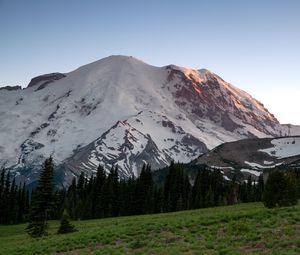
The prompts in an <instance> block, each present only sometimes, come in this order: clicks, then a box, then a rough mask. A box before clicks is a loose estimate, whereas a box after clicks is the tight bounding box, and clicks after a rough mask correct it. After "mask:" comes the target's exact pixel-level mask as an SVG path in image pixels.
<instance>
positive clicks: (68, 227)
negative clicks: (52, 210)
mask: <svg viewBox="0 0 300 255" xmlns="http://www.w3.org/2000/svg"><path fill="white" fill-rule="evenodd" d="M75 231H77V229H76V228H75V227H74V226H73V225H72V224H71V223H70V221H69V214H68V213H67V210H66V209H65V210H64V212H63V216H62V218H61V221H60V226H59V229H58V231H57V234H67V233H72V232H75Z"/></svg>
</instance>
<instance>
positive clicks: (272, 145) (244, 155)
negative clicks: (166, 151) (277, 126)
mask: <svg viewBox="0 0 300 255" xmlns="http://www.w3.org/2000/svg"><path fill="white" fill-rule="evenodd" d="M191 165H207V166H209V167H211V168H213V169H220V170H222V171H223V173H224V175H225V176H232V174H233V172H234V173H237V170H238V171H240V172H241V173H242V174H243V175H245V176H247V175H249V174H250V175H252V176H253V177H254V178H255V177H257V176H259V175H260V174H261V173H262V172H263V171H264V170H268V169H273V168H275V167H276V168H285V169H295V168H297V169H300V136H293V137H278V138H260V139H259V138H255V139H244V140H239V141H235V142H229V143H224V144H221V145H220V146H217V147H216V148H215V149H213V150H211V151H210V152H208V153H205V154H203V155H201V156H200V157H199V158H198V159H196V160H194V161H193V162H192V163H191Z"/></svg>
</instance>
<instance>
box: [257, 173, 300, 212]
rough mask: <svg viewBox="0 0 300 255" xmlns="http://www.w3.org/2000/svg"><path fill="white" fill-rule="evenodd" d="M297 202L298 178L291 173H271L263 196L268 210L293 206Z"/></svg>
mask: <svg viewBox="0 0 300 255" xmlns="http://www.w3.org/2000/svg"><path fill="white" fill-rule="evenodd" d="M297 201H298V198H297V181H296V176H294V174H293V173H291V172H285V173H284V172H282V171H278V170H275V171H273V172H271V173H270V175H269V177H268V180H267V182H266V185H265V191H264V194H263V202H264V205H265V206H266V207H268V208H274V207H276V206H292V205H296V204H297Z"/></svg>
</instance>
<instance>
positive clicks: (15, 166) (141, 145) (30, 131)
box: [0, 56, 300, 182]
mask: <svg viewBox="0 0 300 255" xmlns="http://www.w3.org/2000/svg"><path fill="white" fill-rule="evenodd" d="M49 84H51V86H49ZM290 134H293V135H296V134H300V127H295V126H293V125H290V126H286V125H285V126H283V125H280V124H279V123H278V121H277V120H276V118H275V117H274V116H273V115H272V114H271V113H269V112H268V110H266V109H265V108H264V107H263V105H262V104H261V103H259V102H258V101H256V100H255V99H253V98H252V97H251V96H250V95H249V94H247V93H246V92H244V91H242V90H239V89H238V88H235V87H234V86H233V85H231V84H229V83H227V82H225V81H224V80H222V79H221V78H220V77H219V76H217V75H216V74H214V73H212V72H209V71H207V70H192V69H188V68H183V67H178V66H174V65H171V66H166V67H154V66H150V65H148V64H146V63H143V62H142V61H140V60H137V59H135V58H132V57H126V56H111V57H108V58H105V59H102V60H99V61H96V62H94V63H91V64H88V65H85V66H82V67H80V68H78V69H77V70H75V71H73V72H70V73H68V74H61V73H52V74H47V75H42V76H38V77H36V78H33V79H32V81H31V82H30V84H29V85H28V87H27V88H26V89H23V90H16V91H11V92H8V91H6V90H0V167H1V166H2V165H5V166H6V167H8V168H10V169H11V170H12V171H15V172H16V173H17V174H18V176H23V177H24V179H27V181H28V182H31V181H34V180H35V178H36V176H37V175H38V174H37V173H38V170H39V168H40V165H41V163H42V161H43V160H44V159H45V158H46V157H49V156H50V155H52V156H53V158H54V160H55V163H56V164H57V165H60V166H61V168H60V169H62V171H64V172H63V175H62V178H64V179H65V180H66V181H69V180H70V179H71V178H72V177H73V176H74V175H75V176H77V175H78V174H79V173H80V171H85V172H86V173H88V174H92V173H93V171H95V170H96V168H97V166H98V164H102V165H103V166H104V168H105V170H106V171H109V170H110V168H111V167H112V165H116V164H118V165H119V170H120V174H121V175H122V176H123V177H129V176H132V175H135V176H137V175H138V174H139V171H140V168H141V165H142V164H143V163H144V162H146V161H147V162H149V163H151V165H152V169H154V170H155V169H158V168H161V167H164V166H165V165H167V164H169V163H170V161H171V160H172V159H173V160H175V161H180V162H184V163H187V162H190V161H191V160H193V159H196V158H197V157H198V156H199V155H201V154H203V153H206V152H207V151H208V150H209V149H213V148H214V147H215V146H218V145H220V144H222V143H224V142H230V141H236V140H239V139H244V138H249V137H266V136H268V137H272V136H279V135H281V136H285V135H290ZM3 145H5V146H3ZM63 168H64V169H65V170H63Z"/></svg>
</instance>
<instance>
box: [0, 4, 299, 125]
mask: <svg viewBox="0 0 300 255" xmlns="http://www.w3.org/2000/svg"><path fill="white" fill-rule="evenodd" d="M299 13H300V1H298V0H282V1H277V0H273V1H271V0H251V1H240V0H226V1H224V0H207V1H201V0H195V1H193V0H151V1H146V0H145V1H142V0H126V1H124V0H107V1H104V0H102V1H101V0H98V1H92V0H90V1H89V0H81V1H79V0H51V1H50V0H49V1H48V0H26V1H24V0H19V1H17V0H0V87H1V86H6V85H22V86H23V87H26V86H27V84H28V83H29V81H30V79H31V78H33V77H35V76H37V75H41V74H45V73H51V72H63V73H65V72H70V71H72V70H74V69H76V68H78V67H79V66H82V65H84V64H88V63H90V62H92V61H95V60H98V59H101V58H104V57H107V56H109V55H130V56H134V57H137V58H139V59H141V60H143V61H144V62H146V63H148V64H151V65H155V66H165V65H168V64H176V65H179V66H185V67H190V68H195V69H200V68H207V69H209V70H211V71H212V72H214V73H216V74H218V75H219V76H221V77H222V78H223V79H225V80H226V81H228V82H230V83H232V84H234V85H235V86H237V87H239V88H241V89H243V90H245V91H247V92H248V93H250V94H251V95H252V96H253V97H255V98H256V99H258V100H259V101H261V102H262V103H263V104H264V105H265V106H266V107H267V108H268V109H269V110H270V112H272V113H274V114H275V116H276V117H277V118H278V120H279V121H280V122H281V123H292V124H298V125H300V113H299V110H300V15H299Z"/></svg>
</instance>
